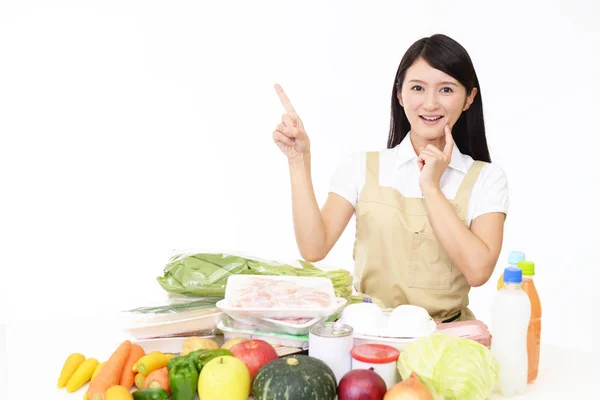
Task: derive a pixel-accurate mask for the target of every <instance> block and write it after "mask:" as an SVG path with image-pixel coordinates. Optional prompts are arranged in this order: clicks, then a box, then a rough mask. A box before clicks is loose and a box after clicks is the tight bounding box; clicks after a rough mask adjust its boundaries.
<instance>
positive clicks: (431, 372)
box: [398, 333, 499, 400]
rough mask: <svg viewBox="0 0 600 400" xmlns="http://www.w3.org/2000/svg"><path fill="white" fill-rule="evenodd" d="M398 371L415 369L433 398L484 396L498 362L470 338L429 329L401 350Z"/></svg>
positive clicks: (477, 399) (471, 399)
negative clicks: (428, 331) (430, 332)
mask: <svg viewBox="0 0 600 400" xmlns="http://www.w3.org/2000/svg"><path fill="white" fill-rule="evenodd" d="M398 371H399V372H400V376H401V377H402V378H403V379H406V378H408V377H409V376H410V374H411V373H412V372H416V373H417V375H419V378H420V379H421V381H422V382H423V384H424V385H425V386H427V389H429V391H430V392H431V394H432V396H433V397H434V399H447V400H452V399H461V400H485V399H488V398H489V397H490V396H491V394H492V391H493V390H494V387H495V386H496V383H497V382H498V372H499V365H498V362H497V360H496V359H495V357H494V356H493V354H492V352H491V351H490V349H488V348H487V347H485V346H483V345H482V344H480V343H478V342H476V341H474V340H471V339H467V338H458V337H456V336H452V335H448V334H444V333H433V334H431V335H429V336H426V337H422V338H419V339H417V340H415V341H414V342H412V343H410V344H409V345H407V346H406V348H404V349H403V350H402V352H401V353H400V358H399V359H398Z"/></svg>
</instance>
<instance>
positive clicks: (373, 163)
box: [365, 151, 379, 186]
mask: <svg viewBox="0 0 600 400" xmlns="http://www.w3.org/2000/svg"><path fill="white" fill-rule="evenodd" d="M366 175H367V176H366V177H365V184H366V185H368V186H379V152H378V151H369V152H367V174H366Z"/></svg>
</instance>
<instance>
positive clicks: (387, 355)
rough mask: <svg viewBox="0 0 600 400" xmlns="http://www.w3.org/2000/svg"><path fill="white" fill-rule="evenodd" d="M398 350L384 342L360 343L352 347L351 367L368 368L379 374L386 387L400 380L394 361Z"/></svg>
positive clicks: (397, 355) (395, 361) (398, 353)
mask: <svg viewBox="0 0 600 400" xmlns="http://www.w3.org/2000/svg"><path fill="white" fill-rule="evenodd" d="M398 357H400V351H399V350H398V349H396V348H394V347H392V346H388V345H385V344H361V345H359V346H354V347H353V348H352V369H369V368H373V370H374V371H375V372H376V373H377V374H379V376H381V377H382V378H383V380H384V381H385V384H386V386H387V388H388V389H390V388H391V387H392V386H393V385H395V384H396V383H398V382H399V381H400V374H399V373H398V369H397V368H396V363H397V361H398Z"/></svg>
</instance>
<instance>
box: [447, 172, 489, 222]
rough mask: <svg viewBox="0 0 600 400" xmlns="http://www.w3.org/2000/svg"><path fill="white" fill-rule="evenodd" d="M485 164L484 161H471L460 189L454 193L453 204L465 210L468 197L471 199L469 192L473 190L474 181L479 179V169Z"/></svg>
mask: <svg viewBox="0 0 600 400" xmlns="http://www.w3.org/2000/svg"><path fill="white" fill-rule="evenodd" d="M485 164H486V163H485V162H484V161H473V164H471V167H470V168H469V171H467V175H465V177H464V178H463V181H462V183H461V184H460V187H459V188H458V192H456V197H455V198H454V202H455V203H456V204H457V205H459V206H460V207H463V208H465V212H466V208H467V206H468V204H469V197H471V190H473V185H475V181H477V178H478V177H479V174H480V173H481V169H482V168H483V166H484V165H485Z"/></svg>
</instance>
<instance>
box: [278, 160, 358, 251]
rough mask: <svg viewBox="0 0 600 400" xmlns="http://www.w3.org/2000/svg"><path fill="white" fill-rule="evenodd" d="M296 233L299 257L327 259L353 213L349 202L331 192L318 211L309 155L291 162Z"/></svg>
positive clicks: (293, 213)
mask: <svg viewBox="0 0 600 400" xmlns="http://www.w3.org/2000/svg"><path fill="white" fill-rule="evenodd" d="M289 166H290V182H291V185H292V215H293V219H294V233H295V235H296V243H297V244H298V249H299V250H300V255H302V258H304V259H305V260H307V261H311V262H316V261H320V260H322V259H324V258H325V257H326V256H327V254H329V252H330V251H331V249H332V248H333V246H334V245H335V243H336V242H337V241H338V239H339V238H340V236H341V234H342V232H343V231H344V229H346V226H347V225H348V222H349V221H350V218H352V215H353V214H354V207H353V206H352V204H350V202H349V201H348V200H346V199H345V198H343V197H342V196H340V195H337V194H335V193H330V194H329V197H328V198H327V201H326V202H325V205H324V206H323V209H322V210H319V206H318V204H317V200H316V198H315V193H314V189H313V184H312V179H311V170H310V153H308V154H305V155H303V156H301V157H299V158H297V159H293V160H290V161H289Z"/></svg>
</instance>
